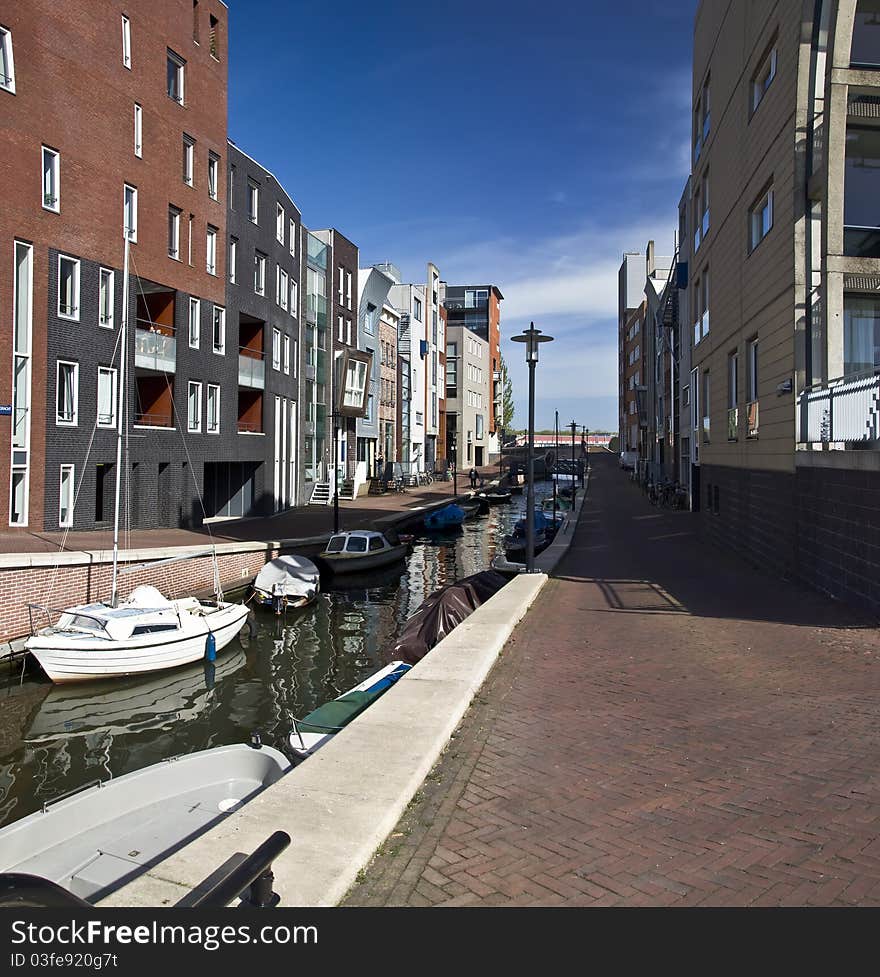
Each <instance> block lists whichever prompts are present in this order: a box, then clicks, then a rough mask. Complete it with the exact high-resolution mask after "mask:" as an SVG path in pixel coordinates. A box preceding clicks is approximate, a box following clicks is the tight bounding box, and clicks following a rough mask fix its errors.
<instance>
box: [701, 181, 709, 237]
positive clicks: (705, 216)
mask: <svg viewBox="0 0 880 977" xmlns="http://www.w3.org/2000/svg"><path fill="white" fill-rule="evenodd" d="M701 199H702V203H703V213H702V217H701V219H700V231H701V237H702V239H703V240H704V241H705V239H706V235H707V234H708V233H709V171H708V170H706V171H705V173H704V174H703V193H702V195H701Z"/></svg>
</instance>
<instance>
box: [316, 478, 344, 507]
mask: <svg viewBox="0 0 880 977" xmlns="http://www.w3.org/2000/svg"><path fill="white" fill-rule="evenodd" d="M340 498H341V496H340ZM309 505H330V483H329V482H315V487H314V488H313V489H312V497H311V498H310V499H309Z"/></svg>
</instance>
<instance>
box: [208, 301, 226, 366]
mask: <svg viewBox="0 0 880 977" xmlns="http://www.w3.org/2000/svg"><path fill="white" fill-rule="evenodd" d="M212 323H213V324H212V329H211V334H212V335H211V341H212V345H213V348H214V352H215V353H220V354H221V355H222V354H223V353H225V352H226V309H223V308H221V307H220V306H219V305H215V306H214V316H213V320H212Z"/></svg>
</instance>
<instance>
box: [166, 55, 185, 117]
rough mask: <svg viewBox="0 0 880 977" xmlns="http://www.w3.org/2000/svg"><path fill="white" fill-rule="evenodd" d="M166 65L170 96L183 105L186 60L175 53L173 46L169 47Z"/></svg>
mask: <svg viewBox="0 0 880 977" xmlns="http://www.w3.org/2000/svg"><path fill="white" fill-rule="evenodd" d="M166 65H167V67H166V73H165V77H166V83H167V91H168V97H169V98H171V99H174V101H175V102H177V103H178V104H180V105H183V94H184V90H183V83H184V66H185V65H186V61H184V59H183V58H181V57H180V55H178V54H175V53H174V52H173V51H172V50H171V48H168V50H167V58H166Z"/></svg>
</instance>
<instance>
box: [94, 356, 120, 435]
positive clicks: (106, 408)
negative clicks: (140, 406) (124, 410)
mask: <svg viewBox="0 0 880 977" xmlns="http://www.w3.org/2000/svg"><path fill="white" fill-rule="evenodd" d="M116 401H117V394H116V370H114V369H113V368H112V367H109V366H99V367H98V427H116Z"/></svg>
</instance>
